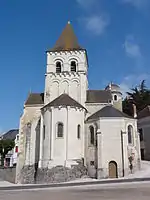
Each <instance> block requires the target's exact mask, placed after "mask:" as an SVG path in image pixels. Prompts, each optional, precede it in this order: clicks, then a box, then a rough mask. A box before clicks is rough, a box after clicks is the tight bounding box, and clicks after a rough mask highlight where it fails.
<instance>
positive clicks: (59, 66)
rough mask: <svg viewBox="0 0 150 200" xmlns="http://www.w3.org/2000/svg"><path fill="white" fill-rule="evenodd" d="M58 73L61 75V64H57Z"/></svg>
mask: <svg viewBox="0 0 150 200" xmlns="http://www.w3.org/2000/svg"><path fill="white" fill-rule="evenodd" d="M56 73H61V62H60V61H58V62H56Z"/></svg>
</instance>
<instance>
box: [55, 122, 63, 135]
mask: <svg viewBox="0 0 150 200" xmlns="http://www.w3.org/2000/svg"><path fill="white" fill-rule="evenodd" d="M63 129H64V125H63V123H61V122H59V123H58V124H57V137H58V138H62V137H63V131H64V130H63Z"/></svg>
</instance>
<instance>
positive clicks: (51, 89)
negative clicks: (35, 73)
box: [44, 22, 88, 105]
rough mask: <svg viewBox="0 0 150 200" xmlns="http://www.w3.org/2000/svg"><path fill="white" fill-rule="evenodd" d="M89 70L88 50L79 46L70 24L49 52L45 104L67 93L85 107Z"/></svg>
mask: <svg viewBox="0 0 150 200" xmlns="http://www.w3.org/2000/svg"><path fill="white" fill-rule="evenodd" d="M87 69H88V62H87V53H86V50H85V49H84V48H82V47H81V46H80V45H79V44H78V39H77V37H76V35H75V33H74V31H73V28H72V25H71V23H70V22H68V23H67V25H66V27H65V28H64V30H63V32H62V33H61V35H60V37H59V38H58V40H57V42H56V44H55V45H54V47H53V48H51V49H50V50H48V51H47V69H46V77H45V98H44V99H45V102H44V103H45V104H47V103H49V102H51V101H52V100H54V99H55V98H57V97H58V96H60V95H61V94H62V93H66V94H68V95H69V96H70V97H72V98H73V99H75V100H76V101H78V102H79V103H80V104H82V105H84V104H85V101H86V91H87V88H88V79H87Z"/></svg>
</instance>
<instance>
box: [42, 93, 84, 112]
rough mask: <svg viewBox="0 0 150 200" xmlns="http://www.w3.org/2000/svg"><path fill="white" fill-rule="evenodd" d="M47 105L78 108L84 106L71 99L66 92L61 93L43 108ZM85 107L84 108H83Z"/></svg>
mask: <svg viewBox="0 0 150 200" xmlns="http://www.w3.org/2000/svg"><path fill="white" fill-rule="evenodd" d="M47 106H54V107H57V106H74V107H78V108H84V107H83V106H82V105H81V104H80V103H78V102H77V101H75V100H74V99H72V98H71V97H70V96H69V95H67V94H62V95H60V96H59V97H57V98H56V99H54V100H53V101H51V102H50V103H48V104H47V105H45V106H44V107H43V108H45V107H47ZM84 109H85V108H84Z"/></svg>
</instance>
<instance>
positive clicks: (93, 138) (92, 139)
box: [89, 126, 95, 145]
mask: <svg viewBox="0 0 150 200" xmlns="http://www.w3.org/2000/svg"><path fill="white" fill-rule="evenodd" d="M89 129H90V143H91V144H92V145H94V140H95V137H94V127H93V126H90V127H89Z"/></svg>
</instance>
